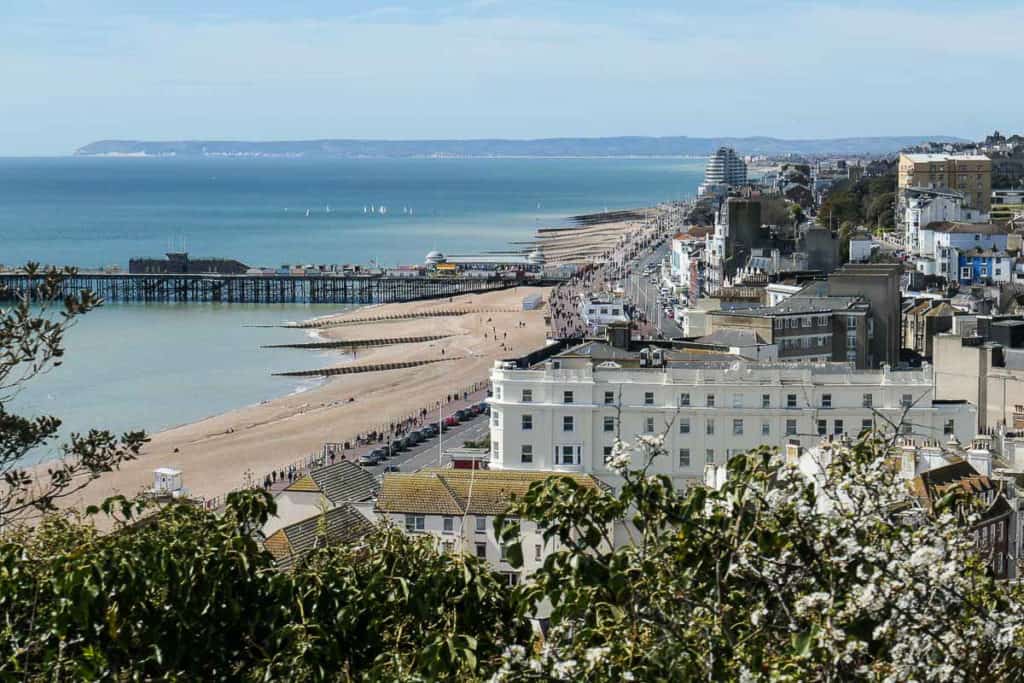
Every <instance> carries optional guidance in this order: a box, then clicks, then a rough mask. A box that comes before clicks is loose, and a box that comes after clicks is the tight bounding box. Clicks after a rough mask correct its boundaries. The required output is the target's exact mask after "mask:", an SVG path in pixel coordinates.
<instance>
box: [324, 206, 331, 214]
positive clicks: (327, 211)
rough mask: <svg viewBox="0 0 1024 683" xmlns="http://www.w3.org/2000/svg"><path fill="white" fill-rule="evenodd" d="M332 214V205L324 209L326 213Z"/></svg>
mask: <svg viewBox="0 0 1024 683" xmlns="http://www.w3.org/2000/svg"><path fill="white" fill-rule="evenodd" d="M330 212H331V205H330V204H328V205H327V206H326V207H325V208H324V213H330Z"/></svg>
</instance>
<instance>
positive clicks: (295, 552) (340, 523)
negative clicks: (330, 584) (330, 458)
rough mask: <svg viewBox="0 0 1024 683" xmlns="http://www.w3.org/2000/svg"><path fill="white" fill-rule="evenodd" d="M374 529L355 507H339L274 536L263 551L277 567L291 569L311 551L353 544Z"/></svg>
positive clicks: (264, 544) (270, 537) (279, 531)
mask: <svg viewBox="0 0 1024 683" xmlns="http://www.w3.org/2000/svg"><path fill="white" fill-rule="evenodd" d="M373 528H374V525H373V523H372V522H370V520H368V519H367V518H366V517H365V516H363V515H362V514H361V513H360V512H359V511H358V510H356V509H355V508H354V507H352V506H351V505H339V506H338V507H336V508H333V509H331V510H328V511H326V512H324V513H323V514H319V515H314V516H313V517H309V518H307V519H304V520H302V521H301V522H296V523H295V524H289V525H288V526H286V527H282V528H280V529H278V530H277V531H275V532H274V533H272V534H271V535H270V536H268V537H267V539H266V540H265V541H264V542H263V547H265V548H266V549H267V551H268V552H269V553H270V554H271V555H273V556H274V559H275V560H276V561H277V566H278V567H279V568H281V569H286V570H287V569H291V568H292V567H294V566H295V563H296V562H298V561H299V560H300V559H302V558H303V557H305V556H306V554H308V553H309V552H310V551H311V550H314V549H315V548H318V547H321V546H324V545H337V544H340V543H351V542H352V541H356V540H358V539H360V538H362V537H363V536H366V535H367V534H368V533H370V532H371V531H373Z"/></svg>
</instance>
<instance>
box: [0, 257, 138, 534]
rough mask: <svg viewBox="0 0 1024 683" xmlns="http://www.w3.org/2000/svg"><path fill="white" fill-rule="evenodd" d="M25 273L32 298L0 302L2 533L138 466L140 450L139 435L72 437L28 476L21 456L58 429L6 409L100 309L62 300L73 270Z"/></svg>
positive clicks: (91, 302) (88, 302)
mask: <svg viewBox="0 0 1024 683" xmlns="http://www.w3.org/2000/svg"><path fill="white" fill-rule="evenodd" d="M25 273H26V275H27V276H28V277H29V278H30V279H31V281H32V282H33V284H34V287H33V289H32V291H31V292H29V293H21V294H19V293H14V292H4V291H0V301H3V300H4V298H7V299H9V300H11V301H12V303H11V305H9V306H8V307H0V475H2V477H3V485H2V486H0V529H2V528H4V527H5V526H7V525H10V524H12V523H15V522H18V521H19V520H23V519H25V518H27V517H29V516H31V515H32V514H33V513H40V512H45V511H52V510H54V509H55V507H56V503H57V502H58V501H59V500H60V499H62V498H66V497H68V496H70V495H72V494H74V493H76V492H78V491H80V490H81V489H82V488H83V487H85V486H86V485H88V483H89V482H90V481H92V480H94V479H96V478H97V477H99V476H100V475H101V474H102V473H104V472H109V471H110V470H112V469H114V468H116V467H118V466H119V465H120V463H122V462H124V461H126V460H131V459H133V458H135V457H136V456H137V455H138V452H139V449H140V448H141V447H142V445H143V443H144V442H145V435H144V434H143V433H142V432H132V433H129V434H125V435H124V436H122V437H120V438H118V437H115V436H114V435H113V434H111V433H110V432H108V431H103V430H91V431H89V433H88V434H85V435H84V436H83V435H81V434H72V435H71V436H70V438H69V441H68V442H67V443H64V444H61V445H59V447H58V449H57V452H58V454H59V456H58V458H57V459H56V460H53V461H52V462H50V463H49V464H48V465H47V467H46V471H45V474H43V475H41V476H40V475H37V474H35V473H34V472H33V471H31V470H28V469H25V467H24V465H23V463H24V459H25V456H26V455H27V454H29V453H30V452H33V451H36V450H37V449H44V448H48V447H51V446H52V445H53V443H54V442H55V440H56V437H57V432H58V430H59V429H60V426H61V422H60V420H59V419H58V418H57V417H54V416H49V415H47V416H40V417H22V416H19V415H16V414H14V413H12V412H10V411H9V410H8V405H9V404H10V402H11V400H12V399H13V398H14V397H15V396H17V394H18V392H19V390H20V389H21V388H22V387H23V386H24V385H25V384H26V383H27V382H29V381H31V380H32V379H33V378H35V377H38V376H39V375H41V374H43V373H46V372H49V371H51V370H53V369H54V368H56V367H57V366H59V365H60V364H61V359H62V358H63V356H64V334H65V333H66V332H67V331H68V330H69V329H70V328H71V327H72V326H73V325H74V324H75V322H76V320H77V319H78V318H79V316H82V315H84V314H86V313H88V312H89V311H91V310H93V309H95V308H96V307H98V306H100V305H101V304H102V300H100V299H99V298H97V297H96V296H95V295H93V294H92V293H91V292H88V291H83V292H81V293H79V294H78V295H77V296H67V297H61V291H62V287H61V284H62V281H63V280H64V279H65V278H67V277H69V276H72V275H74V271H73V270H71V269H64V270H62V271H58V270H56V269H52V268H51V269H49V270H47V271H42V270H40V268H39V266H38V264H35V263H29V264H28V265H27V266H26V268H25Z"/></svg>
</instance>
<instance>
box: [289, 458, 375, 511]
mask: <svg viewBox="0 0 1024 683" xmlns="http://www.w3.org/2000/svg"><path fill="white" fill-rule="evenodd" d="M378 488H379V485H378V484H377V478H376V477H374V476H373V474H371V473H370V472H368V471H366V470H364V469H363V468H362V467H360V466H359V465H356V464H354V463H351V462H348V461H347V460H341V461H339V462H336V463H334V464H333V465H327V466H326V467H320V468H317V469H315V470H311V471H310V472H309V474H307V475H306V476H304V477H299V478H298V479H296V480H295V481H294V482H292V483H291V484H290V485H289V486H288V487H287V488H286V489H285V491H297V492H308V493H321V494H323V496H324V497H325V498H327V500H329V501H331V502H332V503H334V504H335V505H340V504H341V503H349V502H359V501H363V500H370V499H372V498H373V497H374V496H375V495H377V489H378Z"/></svg>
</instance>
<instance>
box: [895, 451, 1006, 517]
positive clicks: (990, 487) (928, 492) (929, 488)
mask: <svg viewBox="0 0 1024 683" xmlns="http://www.w3.org/2000/svg"><path fill="white" fill-rule="evenodd" d="M910 488H911V491H912V492H913V494H914V495H915V496H917V497H918V498H919V499H920V500H921V502H922V504H923V505H924V506H925V507H926V508H928V509H929V510H931V509H932V508H933V506H934V505H935V503H936V502H938V501H939V499H941V498H942V497H943V496H944V495H946V494H947V493H949V492H950V491H954V490H956V489H961V490H962V491H964V492H965V493H966V494H968V495H972V496H978V495H983V496H986V497H988V496H991V502H990V504H989V507H988V509H987V510H985V512H984V513H982V515H981V519H982V520H990V519H993V518H995V517H998V516H1000V515H1003V514H1005V513H1007V512H1009V511H1010V507H1009V505H1008V504H1007V502H1006V499H1005V497H1004V496H1003V495H1001V494H1002V485H1001V484H1000V483H999V482H997V481H994V480H993V479H991V478H990V477H987V476H985V475H984V474H980V473H979V472H978V470H976V469H974V467H973V466H972V465H971V464H970V463H969V462H967V461H966V460H958V461H956V462H952V463H950V464H948V465H943V466H942V467H936V468H934V469H931V470H927V471H925V472H922V473H921V474H919V475H917V476H916V477H914V479H913V481H911V482H910Z"/></svg>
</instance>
